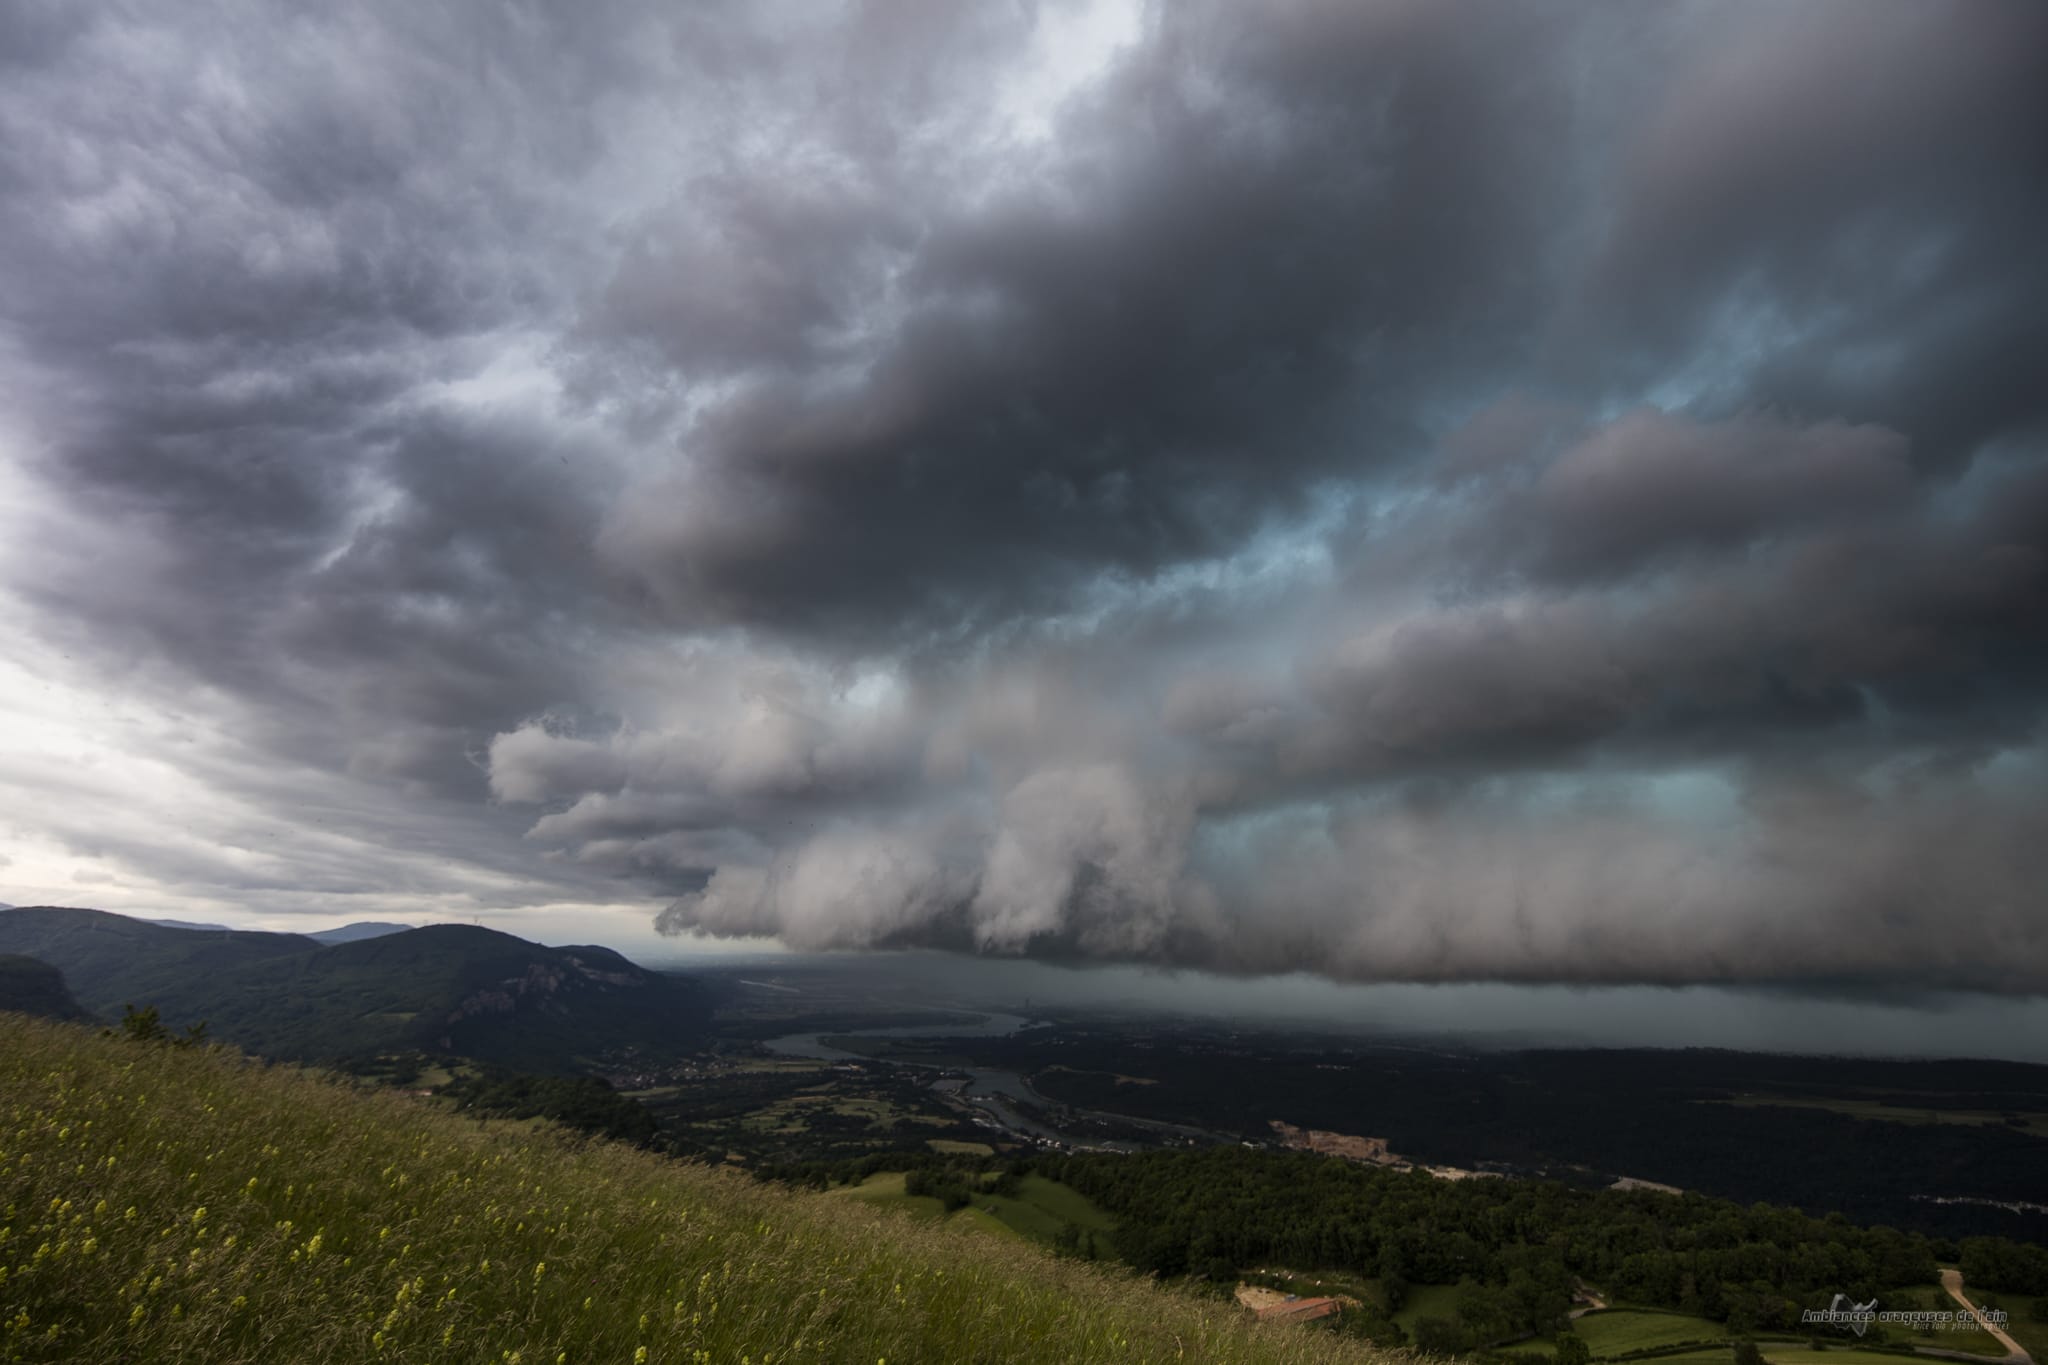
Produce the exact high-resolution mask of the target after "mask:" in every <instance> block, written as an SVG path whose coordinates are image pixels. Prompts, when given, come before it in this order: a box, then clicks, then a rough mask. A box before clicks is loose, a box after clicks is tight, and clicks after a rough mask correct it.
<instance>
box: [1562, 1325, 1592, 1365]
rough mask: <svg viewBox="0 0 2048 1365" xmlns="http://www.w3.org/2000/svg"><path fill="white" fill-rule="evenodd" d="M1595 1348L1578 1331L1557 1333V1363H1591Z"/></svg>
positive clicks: (1569, 1364)
mask: <svg viewBox="0 0 2048 1365" xmlns="http://www.w3.org/2000/svg"><path fill="white" fill-rule="evenodd" d="M1592 1359H1593V1348H1592V1347H1590V1346H1588V1345H1587V1344H1586V1339H1585V1338H1584V1337H1582V1336H1580V1335H1579V1334H1578V1333H1577V1332H1559V1333H1558V1334H1557V1365H1591V1361H1592Z"/></svg>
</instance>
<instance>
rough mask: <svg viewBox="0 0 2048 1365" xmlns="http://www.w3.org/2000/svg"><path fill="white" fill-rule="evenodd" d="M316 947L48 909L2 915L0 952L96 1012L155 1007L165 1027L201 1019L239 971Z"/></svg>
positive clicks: (279, 937)
mask: <svg viewBox="0 0 2048 1365" xmlns="http://www.w3.org/2000/svg"><path fill="white" fill-rule="evenodd" d="M319 947H320V945H319V944H317V943H315V942H313V940H312V939H309V938H306V937H305V936H303V935H301V934H265V933H258V932H255V931H253V930H246V929H206V930H198V929H171V928H167V927H165V926H164V925H161V924H151V923H150V922H149V921H147V920H139V919H130V918H129V917H128V916H126V915H112V914H108V913H107V912H106V911H104V910H75V909H68V908H61V907H57V906H48V905H32V906H23V907H21V908H18V909H14V910H6V911H0V953H23V954H26V955H27V956H29V957H34V958H40V959H41V960H42V961H44V962H47V963H49V964H50V965H51V966H53V967H56V968H57V969H58V970H60V971H62V972H63V973H64V979H65V980H66V981H67V982H69V983H70V986H71V991H72V994H74V995H76V996H77V997H78V998H79V1000H80V1001H81V1002H83V1003H84V1005H85V1007H86V1008H87V1009H89V1010H92V1011H93V1012H94V1013H95V1014H101V1015H107V1016H111V1017H116V1018H118V1017H119V1016H120V1013H121V1009H122V1007H123V1006H124V1005H130V1004H133V1005H150V1004H154V1005H156V1006H157V1007H158V1008H159V1009H161V1010H162V1011H163V1015H164V1020H165V1022H166V1023H177V1024H179V1025H181V1026H182V1025H183V1024H185V1023H194V1022H197V1021H198V1020H199V1019H202V1018H205V1017H206V1011H207V1006H209V1005H210V1004H212V1003H214V1002H215V1001H216V1000H218V998H219V996H220V993H221V990H222V988H223V983H224V982H225V981H226V980H227V979H229V978H232V977H235V976H237V974H238V973H240V972H241V971H242V970H243V969H245V968H248V967H253V966H256V965H259V964H262V963H268V962H274V961H276V960H278V959H280V958H288V957H292V956H295V955H299V954H304V953H310V952H315V951H317V950H318V949H319Z"/></svg>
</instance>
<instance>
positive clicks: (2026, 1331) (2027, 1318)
mask: <svg viewBox="0 0 2048 1365" xmlns="http://www.w3.org/2000/svg"><path fill="white" fill-rule="evenodd" d="M1992 1297H1993V1298H1995V1299H1997V1300H1998V1302H1999V1305H2000V1306H2001V1307H2002V1308H2004V1309H2005V1311H2006V1314H2007V1315H2008V1316H2009V1317H2010V1318H2011V1319H2012V1321H2010V1322H2008V1323H2007V1324H2006V1325H2005V1330H2006V1333H2007V1335H2009V1336H2011V1337H2012V1339H2013V1340H2014V1341H2017V1342H2018V1343H2019V1344H2020V1345H2022V1346H2024V1347H2026V1348H2027V1354H2028V1355H2030V1356H2032V1357H2033V1358H2034V1363H2035V1365H2048V1322H2038V1321H2036V1320H2035V1319H2034V1316H2033V1307H2034V1303H2035V1300H2033V1299H2029V1298H2027V1297H2025V1296H2024V1295H2020V1294H1994V1295H1993V1296H1992ZM2041 1299H2042V1301H2044V1302H2048V1294H2044V1295H2042V1296H2041Z"/></svg>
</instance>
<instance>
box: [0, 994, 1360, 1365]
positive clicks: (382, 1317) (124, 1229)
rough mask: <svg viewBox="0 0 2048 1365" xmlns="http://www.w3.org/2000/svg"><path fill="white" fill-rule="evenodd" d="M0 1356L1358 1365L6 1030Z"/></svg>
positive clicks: (1187, 1308)
mask: <svg viewBox="0 0 2048 1365" xmlns="http://www.w3.org/2000/svg"><path fill="white" fill-rule="evenodd" d="M0 1358H4V1359H7V1360H13V1361H57V1360H65V1361H93V1362H107V1363H108V1365H112V1363H113V1362H122V1361H126V1362H144V1361H151V1362H153V1361H194V1362H201V1361H203V1362H207V1365H237V1363H238V1362H248V1363H249V1365H255V1363H256V1362H261V1363H262V1365H274V1363H275V1362H321V1361H379V1362H383V1361H388V1362H421V1363H422V1365H427V1363H428V1362H431V1363H432V1365H442V1363H443V1362H458V1361H477V1362H493V1365H508V1362H522V1363H523V1365H540V1363H541V1362H557V1365H568V1363H569V1362H586V1361H590V1362H607V1363H608V1365H634V1362H639V1363H640V1365H668V1363H669V1362H677V1363H679V1365H684V1363H686V1365H708V1363H709V1362H717V1363H718V1365H728V1363H729V1362H730V1363H731V1365H783V1362H797V1361H836V1362H851V1363H854V1365H877V1362H887V1365H906V1363H907V1362H923V1361H932V1362H997V1361H1034V1362H1036V1361H1046V1362H1053V1361H1060V1362H1065V1361H1104V1362H1108V1361H1114V1362H1119V1365H1122V1363H1123V1362H1131V1361H1190V1362H1211V1361H1247V1362H1273V1365H1281V1362H1304V1363H1305V1362H1321V1361H1347V1360H1348V1361H1362V1360H1372V1359H1376V1358H1379V1357H1377V1355H1376V1353H1373V1352H1370V1351H1368V1350H1366V1349H1365V1348H1362V1347H1359V1346H1357V1345H1355V1344H1352V1343H1348V1342H1345V1341H1342V1340H1340V1339H1337V1338H1334V1337H1331V1336H1329V1335H1328V1334H1325V1333H1322V1332H1319V1331H1315V1330H1312V1329H1301V1328H1294V1329H1276V1328H1274V1327H1272V1326H1270V1325H1269V1326H1267V1327H1265V1328H1258V1327H1256V1326H1253V1325H1251V1324H1248V1323H1247V1322H1245V1321H1244V1320H1243V1317H1242V1315H1241V1314H1238V1313H1236V1312H1235V1311H1233V1310H1231V1309H1228V1308H1226V1307H1224V1306H1221V1305H1215V1304H1211V1303H1206V1302H1202V1301H1199V1300H1195V1299H1192V1298H1187V1297H1183V1296H1180V1295H1177V1294H1173V1293H1171V1292H1168V1291H1166V1290H1162V1289H1160V1288H1157V1287H1155V1286H1153V1285H1152V1284H1150V1283H1148V1282H1145V1281H1142V1280H1137V1279H1134V1278H1131V1277H1129V1276H1126V1275H1123V1274H1120V1273H1118V1272H1115V1271H1111V1270H1105V1269H1102V1268H1098V1267H1094V1266H1089V1265H1084V1264H1080V1263H1075V1262H1062V1261H1055V1260H1052V1259H1050V1258H1049V1257H1047V1256H1045V1255H1043V1254H1041V1253H1039V1252H1037V1251H1036V1250H1035V1249H1032V1248H1029V1247H1025V1246H1022V1245H1020V1244H1019V1243H1017V1242H1015V1241H1012V1240H1008V1239H1004V1240H1002V1241H997V1240H995V1239H991V1238H988V1237H986V1236H985V1235H981V1234H976V1233H974V1232H973V1231H971V1230H968V1229H963V1228H956V1227H947V1226H931V1225H921V1224H919V1223H917V1222H916V1221H915V1220H913V1219H911V1218H908V1217H905V1216H901V1215H896V1214H891V1213H886V1212H881V1211H876V1210H872V1209H868V1208H864V1207H863V1206H862V1205H861V1204H859V1203H858V1202H856V1201H850V1200H843V1199H838V1200H835V1199H830V1198H823V1197H818V1196H807V1195H800V1194H793V1193H788V1192H784V1191H780V1190H776V1189H771V1188H766V1187H762V1186H759V1185H755V1184H754V1183H752V1182H750V1181H748V1180H746V1179H745V1178H744V1177H741V1176H737V1175H734V1174H731V1173H728V1172H724V1171H719V1170H715V1169H709V1168H705V1167H700V1166H692V1165H684V1164H681V1163H677V1162H671V1161H666V1160H663V1159H661V1158H659V1157H655V1156H652V1155H649V1154H646V1153H642V1152H639V1151H635V1150H631V1149H627V1148H622V1147H615V1146H612V1145H609V1144H605V1143H593V1142H582V1141H578V1140H574V1139H571V1138H569V1137H568V1136H566V1135H564V1134H563V1133H561V1132H560V1131H558V1130H555V1129H552V1128H548V1127H544V1126H530V1125H512V1124H505V1123H493V1124H479V1123H476V1122H474V1121H472V1120H467V1119H463V1118H460V1117H457V1116H455V1115H453V1114H449V1113H446V1112H444V1111H441V1110H437V1109H435V1108H433V1107H432V1106H430V1105H428V1104H425V1103H422V1102H420V1101H417V1100H412V1099H408V1098H406V1097H404V1096H400V1095H397V1094H393V1093H390V1092H383V1091H368V1090H364V1089H361V1088H357V1087H354V1086H350V1085H348V1084H345V1083H343V1082H340V1081H337V1080H334V1079H331V1078H328V1077H325V1076H322V1075H318V1074H315V1073H309V1072H300V1071H296V1070H290V1069H283V1068H269V1067H264V1066H261V1065H257V1064H252V1063H248V1062H245V1061H243V1060H241V1059H239V1058H237V1057H234V1056H231V1055H229V1054H226V1053H222V1052H207V1051H202V1050H198V1049H189V1050H180V1049H175V1048H170V1047H165V1046H161V1045H149V1044H139V1043H135V1042H132V1041H130V1040H126V1039H114V1038H104V1037H100V1036H98V1035H96V1034H95V1033H93V1032H92V1031H90V1030H89V1029H84V1028H79V1027H76V1026H72V1025H63V1024H51V1023H45V1022H42V1021H36V1020H29V1019H27V1018H24V1017H22V1016H17V1015H0Z"/></svg>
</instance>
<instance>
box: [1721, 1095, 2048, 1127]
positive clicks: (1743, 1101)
mask: <svg viewBox="0 0 2048 1365" xmlns="http://www.w3.org/2000/svg"><path fill="white" fill-rule="evenodd" d="M1699 1103H1701V1104H1725V1105H1730V1106H1733V1107H1734V1108H1738V1109H1757V1108H1779V1109H1819V1110H1824V1111H1826V1112H1828V1113H1831V1114H1841V1115H1844V1116H1846V1117H1848V1118H1854V1119H1870V1120H1873V1121H1875V1122H1879V1123H1911V1124H1958V1125H1962V1126H1965V1127H1975V1128H1981V1127H1987V1126H1990V1125H1993V1124H1997V1125H2002V1126H2004V1127H2007V1128H2011V1129H2013V1130H2014V1131H2016V1132H2021V1133H2029V1134H2032V1135H2033V1136H2035V1137H2048V1114H2044V1113H2039V1112H2025V1111H2019V1110H2003V1109H1945V1108H1929V1107H1926V1106H1919V1105H1914V1104H1910V1103H1907V1104H1900V1103H1888V1102H1887V1101H1885V1100H1883V1099H1862V1098H1853V1097H1847V1096H1835V1095H1783V1094H1776V1093H1771V1092H1765V1093H1760V1094H1751V1095H1734V1096H1730V1097H1728V1098H1725V1099H1708V1100H1701V1101H1699Z"/></svg>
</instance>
